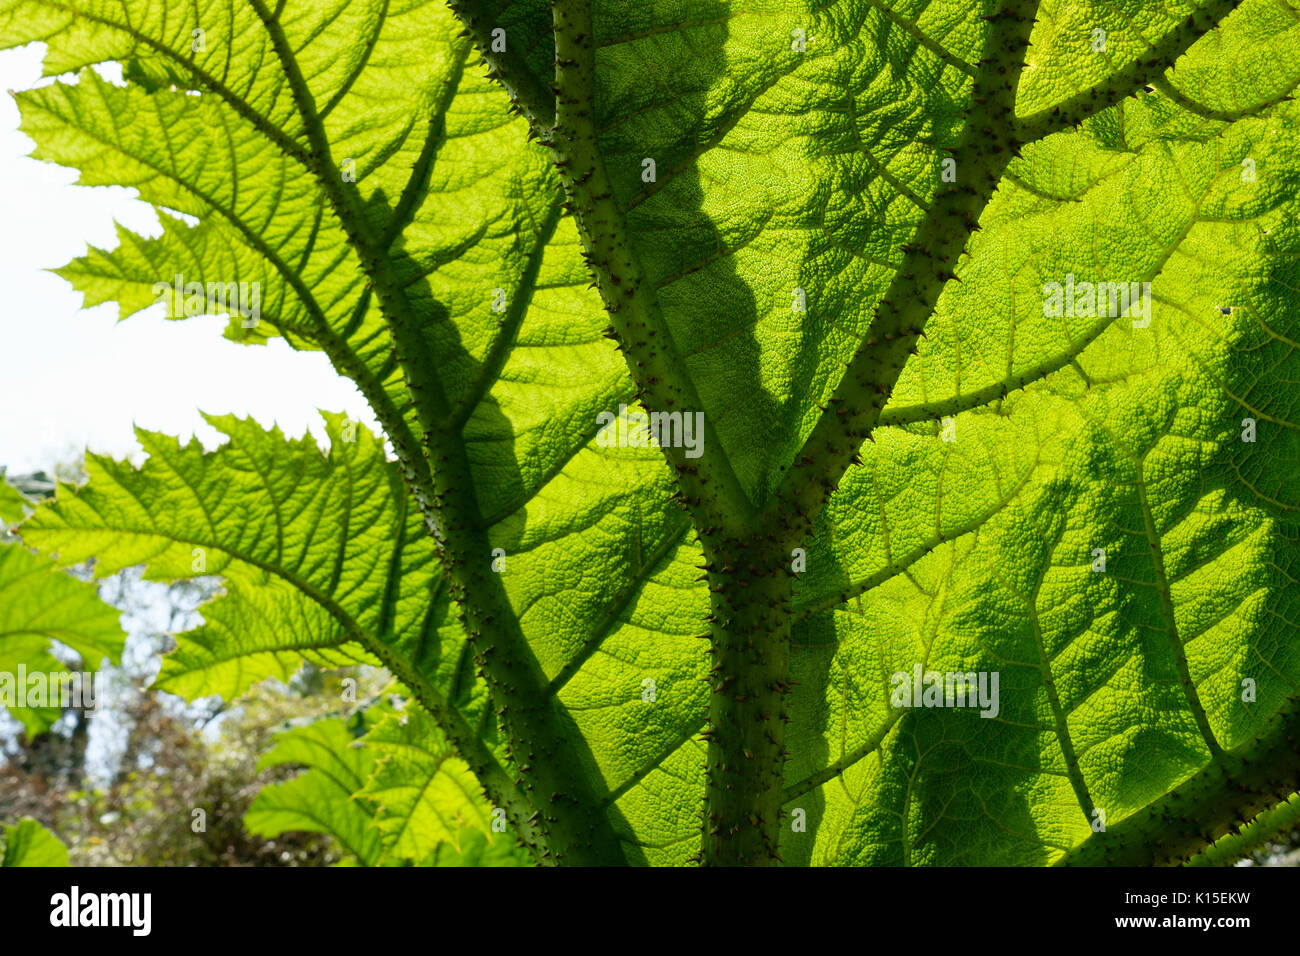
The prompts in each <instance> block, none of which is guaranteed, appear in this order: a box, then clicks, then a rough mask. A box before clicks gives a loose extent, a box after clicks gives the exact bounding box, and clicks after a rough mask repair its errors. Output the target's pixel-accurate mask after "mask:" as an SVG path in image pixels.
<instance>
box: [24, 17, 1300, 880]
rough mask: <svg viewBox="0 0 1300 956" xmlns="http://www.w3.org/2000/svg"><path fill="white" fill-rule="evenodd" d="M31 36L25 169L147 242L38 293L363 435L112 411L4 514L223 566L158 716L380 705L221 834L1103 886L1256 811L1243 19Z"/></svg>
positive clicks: (1274, 520)
mask: <svg viewBox="0 0 1300 956" xmlns="http://www.w3.org/2000/svg"><path fill="white" fill-rule="evenodd" d="M32 41H43V42H44V43H46V44H47V52H46V59H45V66H46V71H47V73H49V74H51V75H58V76H59V79H58V80H57V81H56V82H53V83H51V84H49V85H45V86H42V87H40V88H37V89H33V90H29V91H27V92H23V93H19V94H17V95H18V101H19V104H20V107H21V110H22V114H23V129H24V131H25V132H26V133H27V134H28V135H29V136H30V137H31V138H32V139H33V140H34V141H35V143H36V151H35V154H34V155H35V156H36V157H38V158H39V159H42V160H46V161H49V162H53V163H58V164H62V165H66V166H72V167H75V168H77V169H79V170H80V172H81V180H80V181H81V183H82V184H83V185H86V186H98V185H125V186H131V187H134V188H135V189H136V190H138V192H139V195H140V197H141V198H142V199H144V200H145V201H147V202H149V203H151V204H153V205H154V206H155V207H156V208H157V209H158V211H159V215H160V221H161V226H162V228H161V233H160V234H158V235H155V236H148V237H146V236H142V235H137V234H134V233H132V232H130V231H128V230H126V229H121V230H120V234H119V242H118V244H117V246H116V247H115V248H111V249H91V250H89V251H88V252H87V253H86V255H84V256H83V257H81V258H78V259H76V260H74V261H73V262H71V263H69V264H68V265H66V266H65V267H63V268H62V269H61V270H60V274H61V275H62V276H63V277H64V278H65V279H67V280H68V281H69V282H70V283H72V284H73V285H74V286H75V287H76V288H78V289H80V290H81V291H82V292H83V294H84V296H85V299H86V302H87V304H96V303H100V302H105V301H116V302H118V303H119V305H120V308H121V313H122V315H123V317H126V316H129V315H131V314H133V313H135V312H138V311H140V310H141V309H144V308H146V307H148V306H150V305H152V304H154V303H160V304H161V305H162V307H163V308H165V309H166V310H167V313H168V315H170V316H171V317H173V318H178V319H183V318H185V317H187V316H189V315H194V314H199V313H219V314H225V315H228V316H229V317H230V323H229V328H228V331H227V337H229V338H231V339H234V340H236V341H240V342H245V343H247V344H250V345H256V344H260V343H262V342H265V341H266V340H267V338H269V337H271V336H277V335H278V336H282V337H283V338H284V339H285V340H286V341H287V342H288V343H289V344H290V345H291V346H293V347H294V348H297V349H313V350H319V351H323V352H324V353H325V354H326V355H327V356H328V358H329V359H330V361H331V362H332V363H333V365H334V367H335V368H336V369H337V370H338V372H339V373H340V374H341V375H345V376H347V377H348V378H350V379H352V380H353V381H354V382H355V383H356V384H357V386H358V387H359V388H360V390H361V392H362V393H363V394H364V395H365V397H366V398H367V400H368V401H369V403H370V405H371V407H372V408H373V410H374V413H375V416H376V418H377V420H378V421H379V422H380V425H381V427H382V432H383V435H382V436H379V435H370V434H369V433H367V432H366V431H365V430H364V429H361V428H359V427H358V426H357V425H356V424H355V423H353V422H349V421H347V420H346V419H343V418H342V417H340V416H329V417H328V418H327V421H328V426H329V427H328V431H329V443H328V448H327V449H324V450H322V449H320V448H318V447H317V446H316V444H315V443H314V442H313V441H310V440H306V439H304V440H295V439H291V438H286V437H285V436H283V435H281V434H280V433H279V432H277V431H271V432H267V431H265V430H263V429H262V428H260V427H259V426H256V425H255V424H254V423H252V422H248V421H238V420H234V419H219V420H215V422H214V423H215V424H217V425H218V427H219V428H220V429H221V430H222V431H223V432H224V433H225V435H226V436H227V440H226V441H225V443H224V444H223V445H222V446H221V447H219V448H217V449H216V450H204V449H202V448H200V447H199V446H198V445H197V444H193V443H192V444H190V445H180V444H179V443H178V442H176V441H175V440H174V439H169V438H166V437H164V436H157V435H152V434H143V433H142V435H141V441H142V443H143V445H144V447H145V450H146V452H147V453H148V459H147V460H146V461H145V462H144V464H143V465H142V466H139V467H134V466H131V465H128V464H124V463H115V462H113V461H110V460H107V459H103V458H92V459H91V460H90V462H89V464H88V470H89V472H90V478H89V482H88V483H87V484H85V485H84V486H81V487H63V488H61V489H60V490H59V493H58V495H57V496H56V500H55V501H54V502H53V503H51V504H47V505H43V506H42V507H40V508H39V509H38V511H37V513H36V514H35V515H34V516H33V517H31V518H30V519H28V520H27V521H26V522H25V523H24V524H23V526H22V528H21V533H22V536H23V539H24V540H25V541H26V542H27V543H28V544H29V545H31V546H33V547H35V548H38V549H40V550H43V551H45V552H48V553H51V554H55V555H57V556H58V560H59V561H61V562H63V563H71V562H80V561H82V560H85V559H87V558H89V557H92V556H93V557H95V558H97V562H96V569H97V572H99V573H109V572H111V571H113V570H115V569H117V568H120V567H126V566H129V565H135V564H144V565H146V567H147V569H148V573H149V574H150V575H151V576H153V577H156V578H162V579H175V578H184V577H189V576H195V575H198V574H216V575H220V576H221V577H222V578H223V579H224V581H225V589H224V593H223V595H222V596H221V597H220V598H218V599H217V600H216V601H214V602H213V603H212V604H210V605H208V606H207V607H206V608H205V619H206V620H205V623H204V625H203V626H202V627H201V628H200V629H198V630H197V631H194V632H191V633H189V634H187V635H182V636H181V637H180V639H179V642H178V644H179V646H178V648H177V650H176V652H175V654H174V655H173V656H172V657H171V658H170V659H169V661H168V663H167V665H166V666H165V667H164V669H163V672H162V675H161V680H162V683H163V685H164V686H166V687H169V688H171V689H174V690H176V691H178V692H181V693H184V694H187V695H191V696H193V695H198V694H204V693H211V692H219V693H222V694H226V695H236V694H238V693H240V692H242V691H243V690H244V689H245V688H247V687H248V686H249V685H250V684H251V683H253V682H255V681H257V680H260V679H262V678H264V677H267V676H281V677H283V676H285V675H286V674H287V673H289V672H291V671H292V669H293V668H294V667H296V666H297V663H298V662H299V661H300V660H301V659H302V658H304V657H306V658H309V659H311V660H313V661H315V662H316V663H318V664H325V665H329V664H342V663H350V662H368V663H380V664H383V665H385V666H386V667H387V668H388V669H389V670H390V671H391V672H392V673H393V675H394V676H395V677H396V678H397V680H398V681H399V682H400V685H401V688H402V690H403V693H404V695H405V696H407V697H408V698H409V699H410V701H411V702H412V706H413V707H416V708H419V713H420V714H421V715H422V716H421V719H420V720H419V721H413V722H411V723H409V724H406V725H403V727H402V728H401V731H400V733H398V732H397V728H395V727H390V728H389V730H390V731H392V732H393V734H395V735H396V736H395V738H394V739H390V740H387V741H386V746H389V747H390V748H392V747H395V746H397V744H398V743H399V742H400V743H402V746H404V747H409V749H408V750H405V751H402V752H403V753H406V754H407V758H406V759H401V760H397V759H390V760H388V761H386V762H385V763H384V764H383V765H382V767H381V766H378V765H369V766H368V769H367V768H366V767H361V766H359V765H357V766H352V768H351V770H350V771H349V772H350V773H351V774H352V776H353V777H355V779H352V777H349V782H348V783H347V784H346V785H345V786H341V787H339V788H336V789H338V793H337V794H334V796H335V797H338V798H339V800H343V801H344V802H342V803H339V802H337V801H335V802H330V801H328V800H326V796H327V794H325V791H324V790H322V789H319V788H317V787H316V784H314V783H312V782H311V781H319V780H321V779H322V778H321V776H320V773H321V772H322V771H321V770H320V769H318V770H313V771H309V772H308V774H306V775H304V776H303V777H300V778H297V779H296V780H295V781H294V782H293V783H292V784H290V785H288V786H289V787H291V788H292V789H281V790H279V791H269V792H270V793H272V794H278V795H279V796H278V797H271V796H267V795H266V793H265V792H264V795H263V798H261V806H260V807H259V808H258V814H261V815H260V816H259V815H258V814H254V821H253V823H254V824H255V825H256V826H258V827H260V828H263V829H267V828H270V827H272V826H273V827H275V828H278V829H276V831H275V832H279V829H284V828H285V827H286V826H288V825H289V824H290V823H291V822H292V819H293V817H292V814H293V813H294V812H299V811H296V810H294V807H295V806H296V807H299V808H300V807H301V806H302V803H301V800H307V802H308V805H311V806H316V805H318V804H319V806H320V807H322V808H324V807H330V808H332V809H328V810H324V809H322V810H321V811H320V813H319V814H318V815H320V816H321V818H322V819H325V818H328V820H329V821H330V822H329V823H328V824H326V823H321V822H320V821H317V823H316V824H314V825H315V826H319V827H322V828H325V829H329V828H330V827H337V829H336V830H331V832H342V833H347V834H351V836H350V837H349V840H350V842H349V843H348V848H349V850H350V852H351V853H352V854H353V855H354V856H355V857H356V858H357V859H358V860H360V861H363V862H379V861H382V859H383V857H384V855H385V854H389V855H394V856H396V857H399V858H401V859H404V860H407V861H414V862H424V861H426V860H427V859H429V858H436V857H437V856H438V854H441V853H443V849H441V848H446V847H450V848H451V852H454V851H455V850H456V849H457V844H456V843H455V841H454V836H455V834H456V833H457V832H458V829H457V828H458V827H460V826H462V825H464V826H467V827H468V828H469V829H470V830H471V831H472V832H477V833H486V834H499V833H500V830H499V829H498V828H497V827H496V824H497V822H498V821H502V822H503V824H504V825H505V827H506V828H507V832H508V833H509V834H510V836H511V838H512V839H513V840H515V841H517V842H518V843H519V845H521V846H522V847H524V848H526V850H527V851H528V852H529V853H530V854H531V856H532V858H533V859H534V860H536V861H539V862H544V863H561V864H625V863H626V864H685V863H688V862H692V861H699V862H704V863H708V864H770V863H775V862H784V863H786V864H818V865H822V864H843V865H859V864H885V865H957V864H960V865H985V864H1015V865H1050V864H1098V863H1101V864H1105V863H1112V864H1134V863H1138V864H1142V863H1146V864H1149V863H1164V862H1181V861H1183V860H1186V859H1188V858H1189V857H1191V856H1193V855H1194V854H1196V853H1198V852H1199V851H1201V850H1203V849H1204V848H1205V847H1207V846H1209V845H1210V844H1212V843H1214V842H1215V841H1216V840H1218V839H1219V838H1220V837H1222V836H1223V835H1224V834H1225V833H1227V832H1228V831H1229V830H1230V829H1231V828H1233V827H1234V825H1237V824H1240V823H1242V822H1244V821H1246V820H1248V819H1251V818H1253V817H1255V816H1257V815H1259V814H1261V813H1266V812H1273V811H1274V809H1275V808H1277V807H1278V806H1279V805H1281V804H1282V803H1283V802H1284V801H1286V799H1287V798H1288V797H1289V796H1290V795H1291V794H1294V793H1295V792H1296V790H1297V789H1300V755H1298V754H1297V753H1296V750H1295V748H1294V746H1293V745H1292V744H1291V743H1290V742H1289V741H1290V740H1291V739H1293V737H1294V734H1295V732H1296V731H1297V729H1298V727H1300V711H1298V709H1297V708H1298V705H1297V697H1296V695H1297V684H1298V683H1300V639H1298V634H1300V631H1298V628H1300V606H1298V605H1300V588H1297V587H1296V581H1297V579H1298V578H1300V522H1297V513H1296V507H1297V504H1300V492H1298V489H1300V481H1297V479H1298V478H1300V467H1298V465H1297V462H1300V408H1297V406H1296V395H1297V390H1296V387H1295V383H1296V382H1297V381H1298V380H1300V358H1298V354H1300V352H1298V349H1297V341H1298V340H1300V325H1298V324H1297V319H1296V316H1297V308H1298V307H1300V296H1298V294H1297V292H1296V290H1297V289H1300V272H1298V271H1297V270H1298V266H1297V263H1298V262H1300V255H1298V253H1300V227H1298V226H1297V222H1300V216H1298V215H1297V213H1298V212H1300V209H1298V208H1297V206H1298V200H1300V160H1297V156H1300V107H1297V106H1296V104H1295V103H1294V102H1293V101H1292V100H1291V93H1292V91H1293V90H1294V88H1295V87H1296V86H1297V84H1300V55H1297V54H1298V53H1300V7H1297V5H1295V4H1292V3H1290V2H1278V0H1199V2H1182V0H1178V2H1175V0H1159V2H1150V0H1108V2H1101V0H1042V2H1034V0H980V2H974V3H971V2H965V0H960V2H959V0H895V2H878V0H843V2H840V3H832V4H812V5H809V4H802V3H785V2H782V3H771V2H765V0H755V2H725V0H697V2H690V3H687V2H660V3H652V4H640V3H638V4H627V3H613V2H605V0H553V2H551V3H550V4H547V3H543V2H542V0H516V2H505V3H500V4H497V3H491V4H489V3H481V2H479V0H456V2H454V3H452V9H450V10H449V9H447V8H446V7H444V6H443V5H442V4H441V3H440V2H422V0H326V2H321V0H312V2H305V0H280V2H278V3H276V4H274V5H273V4H271V3H270V2H269V0H250V2H247V3H245V2H242V0H241V2H234V0H199V2H197V3H194V4H190V5H187V6H185V7H184V9H181V8H179V7H177V6H175V5H167V4H161V3H156V2H153V0H112V2H108V0H0V47H12V46H17V45H20V44H24V43H28V42H32ZM106 63H119V64H121V65H122V71H121V75H122V77H123V79H122V80H121V81H120V82H111V81H109V80H106V79H104V78H102V76H101V75H100V73H99V72H97V71H96V70H95V69H93V68H94V67H96V66H98V65H100V64H106ZM485 65H486V69H485ZM232 387H233V385H232ZM286 387H288V386H286ZM385 439H386V441H387V442H388V445H389V447H390V448H391V455H390V454H386V453H385V446H384V444H383V440H385ZM421 728H427V729H421ZM327 732H328V733H336V732H340V730H339V728H337V727H334V728H333V729H329V728H320V729H318V730H317V731H312V733H322V734H323V733H327ZM304 733H307V732H306V731H304ZM371 734H372V735H373V734H375V731H371ZM336 735H337V734H336ZM382 737H383V734H382V733H381V734H380V735H379V738H382ZM379 738H376V741H375V743H376V744H378V743H380V742H382V741H380V740H379ZM305 740H306V738H305V737H304V738H303V739H302V740H300V741H299V743H302V742H303V741H305ZM444 743H445V745H447V746H450V747H453V748H454V749H455V751H456V752H457V753H458V754H459V758H456V759H463V761H464V767H465V768H466V772H465V774H464V775H462V776H457V775H455V774H453V775H452V776H451V777H448V776H447V773H448V772H450V771H444V769H443V768H444V766H446V767H452V766H459V765H453V764H444V762H443V761H444V757H445V754H446V751H445V750H444V749H442V748H443V747H444ZM281 746H282V747H285V746H288V744H282V745H281ZM421 755H423V756H421ZM372 756H373V755H372ZM268 759H271V760H276V759H279V758H268ZM330 759H334V758H330ZM357 759H360V758H357ZM448 759H450V758H448ZM321 760H322V761H325V760H326V758H325V757H323V756H322V757H321ZM319 766H320V767H322V768H323V767H324V766H325V764H324V763H322V764H320V765H319ZM363 770H365V771H366V772H367V773H368V774H369V776H368V777H367V778H366V781H365V782H364V783H363V782H362V781H361V776H362V771H363ZM311 773H317V776H316V777H311V776H310V774H311ZM469 774H472V775H473V781H474V782H473V784H472V785H471V784H470V783H469V781H470V779H471V778H470V777H469ZM301 781H307V782H301ZM430 781H436V782H437V787H436V788H434V789H422V788H427V787H428V786H429V782H430ZM452 782H455V783H456V784H457V785H456V786H454V787H453V786H451V785H450V784H451V783H452ZM462 784H463V785H462ZM475 787H477V788H481V791H482V792H481V794H480V793H478V792H474V793H471V792H470V791H471V790H473V789H474V788H475ZM344 791H351V793H350V794H349V795H347V796H346V798H344ZM331 793H332V791H331ZM289 797H293V798H294V799H293V800H289V799H288V798H289ZM275 800H280V801H281V804H275V803H274V801H275ZM313 801H314V802H313ZM322 801H323V802H322ZM348 801H351V802H350V803H349V802H348ZM367 801H369V802H367ZM476 801H485V802H482V803H479V802H476ZM376 803H378V804H382V806H383V807H385V808H386V809H385V810H383V811H380V815H379V816H376V817H375V818H374V819H373V820H372V821H370V822H367V820H366V819H363V817H364V816H365V811H364V810H363V808H364V807H368V806H374V805H375V804H376ZM475 808H478V809H475ZM483 810H490V811H491V812H490V814H488V816H486V817H483V816H481V811H483ZM383 813H387V814H389V816H388V817H387V818H385V817H384V816H383ZM458 814H459V815H458ZM272 818H274V819H272ZM447 820H454V821H456V826H455V827H452V826H450V825H448V824H446V823H445V821H447ZM489 820H490V821H491V822H492V824H493V826H492V829H490V830H486V829H485V828H484V825H485V823H486V822H487V821H489ZM267 832H270V830H269V829H267ZM493 842H494V843H495V842H496V841H493Z"/></svg>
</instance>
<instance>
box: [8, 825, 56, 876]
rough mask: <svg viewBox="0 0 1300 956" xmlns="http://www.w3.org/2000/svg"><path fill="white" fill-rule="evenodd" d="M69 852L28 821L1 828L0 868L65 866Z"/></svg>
mask: <svg viewBox="0 0 1300 956" xmlns="http://www.w3.org/2000/svg"><path fill="white" fill-rule="evenodd" d="M67 865H68V848H67V847H65V846H64V845H63V844H62V843H61V842H59V838H58V837H56V836H55V835H54V834H53V833H51V832H50V831H49V830H47V829H45V827H43V826H41V825H40V824H39V823H38V822H37V821H35V820H33V819H32V818H31V817H24V818H23V819H21V820H19V821H18V822H17V823H15V824H14V825H12V826H6V827H5V828H4V854H3V855H2V856H0V866H40V867H52V866H67Z"/></svg>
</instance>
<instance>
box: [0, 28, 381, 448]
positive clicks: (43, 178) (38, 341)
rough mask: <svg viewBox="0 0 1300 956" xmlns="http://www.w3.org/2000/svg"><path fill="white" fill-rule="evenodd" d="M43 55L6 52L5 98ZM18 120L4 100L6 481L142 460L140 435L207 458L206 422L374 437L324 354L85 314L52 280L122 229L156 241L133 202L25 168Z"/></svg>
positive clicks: (49, 169)
mask: <svg viewBox="0 0 1300 956" xmlns="http://www.w3.org/2000/svg"><path fill="white" fill-rule="evenodd" d="M43 52H44V48H43V47H37V46H32V47H27V48H25V49H21V50H11V51H7V52H0V90H21V89H28V88H30V87H32V86H35V85H37V83H38V82H39V81H40V67H41V56H42V54H43ZM32 148H33V143H32V141H31V140H30V139H28V138H27V137H26V136H24V135H23V134H22V133H20V132H19V131H18V108H17V104H16V103H15V102H14V100H13V99H12V98H11V97H9V96H3V95H0V466H7V468H8V470H9V473H10V474H22V473H24V472H29V471H34V470H37V469H45V470H47V471H48V470H50V469H51V468H52V466H53V465H54V464H55V463H56V462H60V461H68V460H71V459H74V458H76V457H78V456H79V454H80V452H81V451H82V449H84V448H86V447H87V446H89V448H90V450H92V451H96V452H102V453H109V454H112V455H114V456H117V457H124V456H130V457H132V458H134V459H137V460H138V459H139V458H140V457H142V453H141V451H140V449H139V446H138V445H137V444H136V442H135V438H134V434H133V432H132V427H133V423H134V424H135V425H139V426H141V427H143V428H147V429H150V430H152V431H160V432H166V433H167V434H169V435H178V436H180V437H181V438H182V439H184V440H187V439H188V438H189V436H190V435H198V437H199V439H200V441H202V442H203V443H204V444H205V445H207V446H209V447H212V446H214V445H215V444H216V443H217V442H218V440H219V436H218V433H217V432H216V431H215V430H214V429H212V428H211V427H210V426H209V425H208V424H207V423H206V422H204V421H203V419H202V418H201V417H200V416H199V410H200V409H202V410H203V411H205V412H210V413H217V414H228V413H235V414H238V415H241V416H248V415H251V416H252V417H253V418H255V419H256V420H257V421H259V422H261V423H262V424H263V425H266V426H270V425H271V424H273V423H276V424H279V426H280V428H281V429H282V430H283V431H284V432H285V433H286V434H288V435H292V436H299V435H301V434H302V433H303V432H304V431H305V430H307V429H310V430H311V431H312V433H313V434H315V435H316V436H317V437H318V438H323V434H324V432H323V429H322V427H321V419H320V416H319V414H318V413H317V409H326V410H329V411H345V412H348V413H349V414H350V415H352V417H353V418H356V419H358V420H360V421H362V422H364V423H365V424H366V425H367V426H369V427H371V428H375V422H374V417H373V416H372V415H371V414H370V410H369V408H368V407H367V406H366V404H365V402H364V400H363V399H362V398H361V396H360V394H358V392H357V391H356V389H355V387H354V386H353V385H352V383H351V382H349V381H347V380H346V379H343V378H340V377H339V376H338V375H336V374H335V373H334V370H333V369H332V368H330V365H329V362H328V360H327V359H326V358H325V356H324V355H322V354H320V353H319V352H315V353H312V352H294V351H292V350H291V349H290V348H289V347H288V346H286V345H285V344H284V342H283V341H281V340H279V339H273V340H272V341H271V343H270V345H269V346H266V347H251V346H247V345H236V344H235V343H234V342H230V341H227V340H226V339H224V338H222V337H221V332H222V329H223V328H224V327H225V325H226V322H227V320H226V319H225V318H224V317H218V316H198V317H195V318H192V319H186V320H184V321H180V322H175V321H171V322H169V321H167V320H165V319H163V318H162V307H161V306H155V307H154V308H151V309H150V310H148V311H146V312H141V313H139V314H138V315H135V316H133V317H132V318H130V319H127V320H126V321H125V322H122V323H120V324H119V323H118V321H117V305H116V303H106V304H104V305H100V306H97V307H96V308H94V309H90V310H88V311H82V309H81V294H80V293H79V292H76V291H74V290H73V289H72V287H71V286H70V285H68V283H67V282H65V281H64V280H63V279H60V278H59V277H58V276H56V275H53V274H52V273H49V272H46V271H44V270H46V269H52V268H57V267H59V266H61V265H63V264H65V263H66V262H68V260H70V259H72V258H74V257H76V256H79V255H82V254H83V253H84V252H85V247H86V246H87V245H88V244H89V245H95V246H98V247H100V248H113V247H114V246H116V245H117V240H116V236H115V233H114V226H113V223H114V220H117V221H118V222H121V223H122V224H123V225H124V226H126V227H128V228H130V229H133V230H135V231H137V232H147V233H149V234H156V233H157V223H158V220H157V218H156V217H155V216H154V214H153V211H152V209H150V207H149V206H148V205H146V204H145V203H142V202H140V201H138V200H137V199H135V198H134V197H135V190H128V189H120V188H117V187H94V188H86V187H76V186H72V185H71V183H72V182H74V181H75V179H76V175H77V174H76V173H75V172H74V171H73V170H69V169H64V168H61V167H58V166H52V165H50V164H48V163H38V162H36V161H35V160H32V159H29V158H26V157H27V155H28V154H29V153H30V152H31V151H32Z"/></svg>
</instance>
